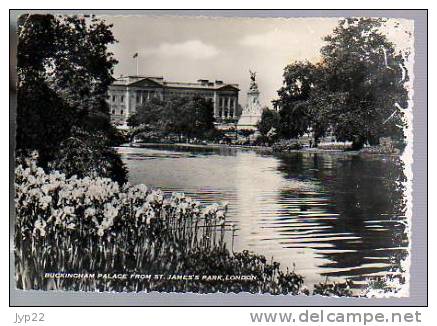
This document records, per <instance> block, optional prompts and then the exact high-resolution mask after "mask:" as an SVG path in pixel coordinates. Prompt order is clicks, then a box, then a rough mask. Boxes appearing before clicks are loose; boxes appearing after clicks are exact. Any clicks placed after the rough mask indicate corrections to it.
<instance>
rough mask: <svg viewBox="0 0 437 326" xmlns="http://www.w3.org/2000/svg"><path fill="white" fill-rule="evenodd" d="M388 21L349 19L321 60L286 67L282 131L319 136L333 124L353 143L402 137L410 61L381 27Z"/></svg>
mask: <svg viewBox="0 0 437 326" xmlns="http://www.w3.org/2000/svg"><path fill="white" fill-rule="evenodd" d="M384 24H385V21H384V20H382V19H373V18H347V19H342V20H340V21H339V24H338V26H337V27H336V28H335V29H334V31H333V32H332V34H330V35H328V36H326V37H325V39H324V40H325V42H326V45H325V46H324V47H323V48H322V49H321V61H320V62H319V63H318V64H314V65H313V64H311V63H308V62H305V63H302V62H297V63H294V64H291V65H289V66H287V67H286V68H285V70H284V86H283V87H282V88H281V89H280V90H279V91H278V95H279V98H280V99H279V102H280V104H281V110H280V116H281V134H282V136H284V137H298V136H300V135H302V134H303V133H305V132H307V131H308V130H312V131H314V136H315V138H316V139H317V138H318V137H320V136H322V135H323V134H324V133H325V132H326V130H327V129H328V128H330V129H332V131H333V133H334V135H335V136H336V137H337V139H338V140H340V141H352V142H353V146H354V148H361V147H362V146H363V145H364V144H365V143H366V142H368V143H370V144H376V143H377V142H378V140H379V137H381V136H391V137H392V138H394V139H396V140H399V141H403V139H404V134H403V128H404V127H405V125H406V122H405V118H404V109H405V108H406V107H407V100H408V92H407V90H406V87H405V83H406V82H407V81H408V78H409V77H408V72H407V70H406V67H405V60H406V58H407V57H408V55H409V53H408V52H404V53H401V52H398V51H396V49H395V46H394V44H393V43H392V42H390V41H389V40H388V39H387V37H386V35H385V34H384V33H382V32H381V30H382V28H383V27H384Z"/></svg>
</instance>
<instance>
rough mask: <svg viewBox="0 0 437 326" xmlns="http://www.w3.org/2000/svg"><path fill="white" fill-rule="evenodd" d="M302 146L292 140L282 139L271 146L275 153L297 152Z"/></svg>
mask: <svg viewBox="0 0 437 326" xmlns="http://www.w3.org/2000/svg"><path fill="white" fill-rule="evenodd" d="M302 148H303V146H302V144H301V143H299V141H297V140H294V139H283V140H280V141H279V142H276V143H274V144H273V146H272V149H273V151H275V152H286V151H290V150H299V149H302Z"/></svg>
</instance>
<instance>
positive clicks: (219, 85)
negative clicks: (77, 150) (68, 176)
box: [108, 76, 241, 125]
mask: <svg viewBox="0 0 437 326" xmlns="http://www.w3.org/2000/svg"><path fill="white" fill-rule="evenodd" d="M238 92H239V88H238V84H228V83H224V82H223V81H221V80H215V81H209V80H206V79H199V80H198V81H197V82H196V83H187V82H170V81H166V80H164V78H163V77H148V76H126V77H120V78H118V79H116V81H115V82H114V83H113V84H112V85H111V86H110V87H109V92H108V95H109V96H108V101H109V106H110V113H111V121H112V122H113V123H115V124H119V125H122V124H125V123H126V120H127V119H128V118H129V116H131V115H132V114H134V113H135V111H136V109H137V107H139V106H141V105H143V103H145V102H147V101H150V100H151V99H152V98H154V97H156V98H159V99H161V100H165V99H166V98H171V97H174V96H201V97H203V98H205V99H210V100H212V102H213V105H214V117H215V118H216V120H217V122H226V121H236V120H238V118H239V115H240V114H241V112H239V105H238Z"/></svg>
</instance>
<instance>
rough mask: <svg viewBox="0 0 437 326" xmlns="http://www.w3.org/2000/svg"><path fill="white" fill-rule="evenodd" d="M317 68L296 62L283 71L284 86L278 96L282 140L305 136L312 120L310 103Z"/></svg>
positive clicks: (306, 63)
mask: <svg viewBox="0 0 437 326" xmlns="http://www.w3.org/2000/svg"><path fill="white" fill-rule="evenodd" d="M317 72H318V67H317V66H316V65H313V64H311V63H309V62H296V63H293V64H291V65H288V66H287V67H285V69H284V75H283V77H284V86H282V87H281V88H280V89H279V90H278V95H279V106H280V109H279V117H280V123H279V133H280V135H281V136H282V137H284V138H297V137H300V136H302V135H303V134H305V133H306V132H307V131H308V129H309V128H310V127H311V124H312V121H313V120H314V117H313V113H314V112H313V111H312V110H311V106H310V102H311V99H312V98H311V95H312V92H313V88H314V87H315V84H316V82H317V77H318V73H317Z"/></svg>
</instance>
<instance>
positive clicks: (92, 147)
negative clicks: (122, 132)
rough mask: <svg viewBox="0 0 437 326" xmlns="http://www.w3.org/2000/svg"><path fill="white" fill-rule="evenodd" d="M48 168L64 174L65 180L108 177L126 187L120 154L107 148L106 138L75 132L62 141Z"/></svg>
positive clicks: (125, 174)
mask: <svg viewBox="0 0 437 326" xmlns="http://www.w3.org/2000/svg"><path fill="white" fill-rule="evenodd" d="M48 168H49V169H51V170H57V171H60V172H62V173H65V175H66V177H67V178H68V177H72V176H74V175H75V176H77V177H78V178H84V177H91V178H95V177H106V178H111V179H112V180H114V181H116V182H118V183H120V184H123V183H125V182H126V181H127V170H126V168H125V166H124V164H123V162H122V160H121V158H120V156H119V155H118V154H117V152H116V151H115V150H114V149H112V148H111V147H109V146H108V144H107V141H106V138H105V136H103V135H101V134H96V135H93V136H91V135H90V134H88V133H87V132H84V131H81V130H79V129H75V131H74V133H73V136H71V137H69V138H67V139H66V140H64V141H63V142H61V144H60V146H59V148H58V151H57V155H56V158H55V159H54V160H53V161H51V162H49V163H48Z"/></svg>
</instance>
